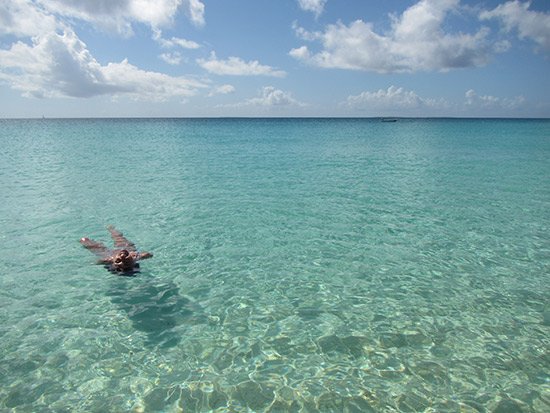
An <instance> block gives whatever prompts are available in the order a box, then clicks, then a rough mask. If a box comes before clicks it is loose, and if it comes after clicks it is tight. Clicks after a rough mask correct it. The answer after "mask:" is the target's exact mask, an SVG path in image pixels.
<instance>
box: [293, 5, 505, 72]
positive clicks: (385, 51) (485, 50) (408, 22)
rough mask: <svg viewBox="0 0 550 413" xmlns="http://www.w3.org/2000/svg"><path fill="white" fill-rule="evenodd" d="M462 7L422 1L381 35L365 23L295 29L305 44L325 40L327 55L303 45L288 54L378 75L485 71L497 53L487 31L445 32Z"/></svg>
mask: <svg viewBox="0 0 550 413" xmlns="http://www.w3.org/2000/svg"><path fill="white" fill-rule="evenodd" d="M458 5H459V0H420V1H419V2H418V3H416V4H414V5H412V6H411V7H409V8H408V9H407V10H405V11H404V12H403V14H402V15H400V16H391V29H390V30H389V31H388V32H387V33H382V34H379V33H377V32H375V30H374V27H373V24H372V23H368V22H364V21H362V20H356V21H354V22H352V23H350V24H349V25H345V24H343V23H342V22H338V23H336V24H331V25H328V26H327V27H326V29H325V31H324V32H323V33H308V32H307V31H305V30H303V29H299V28H297V29H296V28H295V29H296V31H297V33H298V35H299V37H301V38H302V39H304V40H309V39H314V40H318V41H320V42H321V44H322V50H321V51H320V52H317V53H315V52H312V51H311V50H310V49H309V48H308V47H307V46H301V47H298V48H295V49H292V50H291V51H290V53H289V54H290V55H291V56H292V57H294V58H296V59H298V60H301V61H304V62H306V63H308V64H312V65H315V66H319V67H325V68H339V69H352V70H366V71H374V72H379V73H391V72H414V71H429V70H442V71H445V70H449V69H454V68H462V67H471V66H482V65H484V64H486V63H487V62H488V60H489V57H490V56H491V54H492V53H494V52H495V51H496V50H495V48H494V47H492V46H491V45H490V44H489V42H488V39H487V37H488V30H487V29H480V30H479V31H477V32H476V33H473V34H466V33H454V34H452V33H446V32H445V30H444V22H445V19H446V18H447V16H448V15H449V13H451V12H453V11H455V10H457V8H458Z"/></svg>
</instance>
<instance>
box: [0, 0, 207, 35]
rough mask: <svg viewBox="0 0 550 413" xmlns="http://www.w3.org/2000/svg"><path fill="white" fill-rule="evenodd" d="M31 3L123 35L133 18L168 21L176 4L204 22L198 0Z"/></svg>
mask: <svg viewBox="0 0 550 413" xmlns="http://www.w3.org/2000/svg"><path fill="white" fill-rule="evenodd" d="M7 1H9V2H11V1H15V0H7ZM17 1H19V0H17ZM35 3H36V4H37V5H39V6H40V7H42V8H43V9H45V10H47V11H49V12H50V13H55V14H57V15H59V16H65V17H68V18H76V19H80V20H84V21H87V22H90V23H92V24H93V25H94V26H96V27H101V28H103V29H106V30H112V31H117V32H118V33H120V34H123V35H126V36H129V35H131V34H132V33H133V30H132V23H133V22H139V23H144V24H148V25H150V26H152V27H162V26H167V25H170V24H172V23H173V21H174V17H175V15H176V13H177V11H178V10H179V9H180V8H183V9H184V11H185V13H186V14H187V16H188V17H189V19H190V20H191V22H192V23H193V24H194V25H197V26H202V25H204V4H203V3H202V2H201V1H199V0H118V1H115V0H35Z"/></svg>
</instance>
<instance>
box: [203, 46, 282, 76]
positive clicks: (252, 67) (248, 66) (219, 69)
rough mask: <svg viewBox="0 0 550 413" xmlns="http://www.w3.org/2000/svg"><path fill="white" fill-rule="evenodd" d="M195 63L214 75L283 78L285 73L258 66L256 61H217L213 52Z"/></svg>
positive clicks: (231, 59) (269, 67)
mask: <svg viewBox="0 0 550 413" xmlns="http://www.w3.org/2000/svg"><path fill="white" fill-rule="evenodd" d="M197 63H198V64H199V65H200V66H201V67H202V68H203V69H205V70H207V71H208V72H210V73H214V74H216V75H231V76H274V77H284V76H286V73H285V72H284V71H282V70H276V69H274V68H272V67H271V66H266V65H262V64H260V63H259V62H258V61H257V60H253V61H250V62H245V61H244V60H242V59H240V58H238V57H230V58H228V59H227V60H219V59H218V58H217V57H216V54H215V53H214V52H212V53H211V55H210V59H208V60H207V59H198V60H197Z"/></svg>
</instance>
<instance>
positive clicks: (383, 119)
mask: <svg viewBox="0 0 550 413" xmlns="http://www.w3.org/2000/svg"><path fill="white" fill-rule="evenodd" d="M382 122H397V119H395V118H382Z"/></svg>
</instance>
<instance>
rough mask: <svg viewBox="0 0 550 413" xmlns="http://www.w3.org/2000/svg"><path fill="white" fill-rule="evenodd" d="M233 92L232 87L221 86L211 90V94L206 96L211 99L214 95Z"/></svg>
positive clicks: (233, 88)
mask: <svg viewBox="0 0 550 413" xmlns="http://www.w3.org/2000/svg"><path fill="white" fill-rule="evenodd" d="M233 92H235V87H234V86H233V85H221V86H218V87H217V88H215V89H213V90H212V92H210V93H209V94H208V96H210V97H211V96H215V95H227V94H229V93H233Z"/></svg>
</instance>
